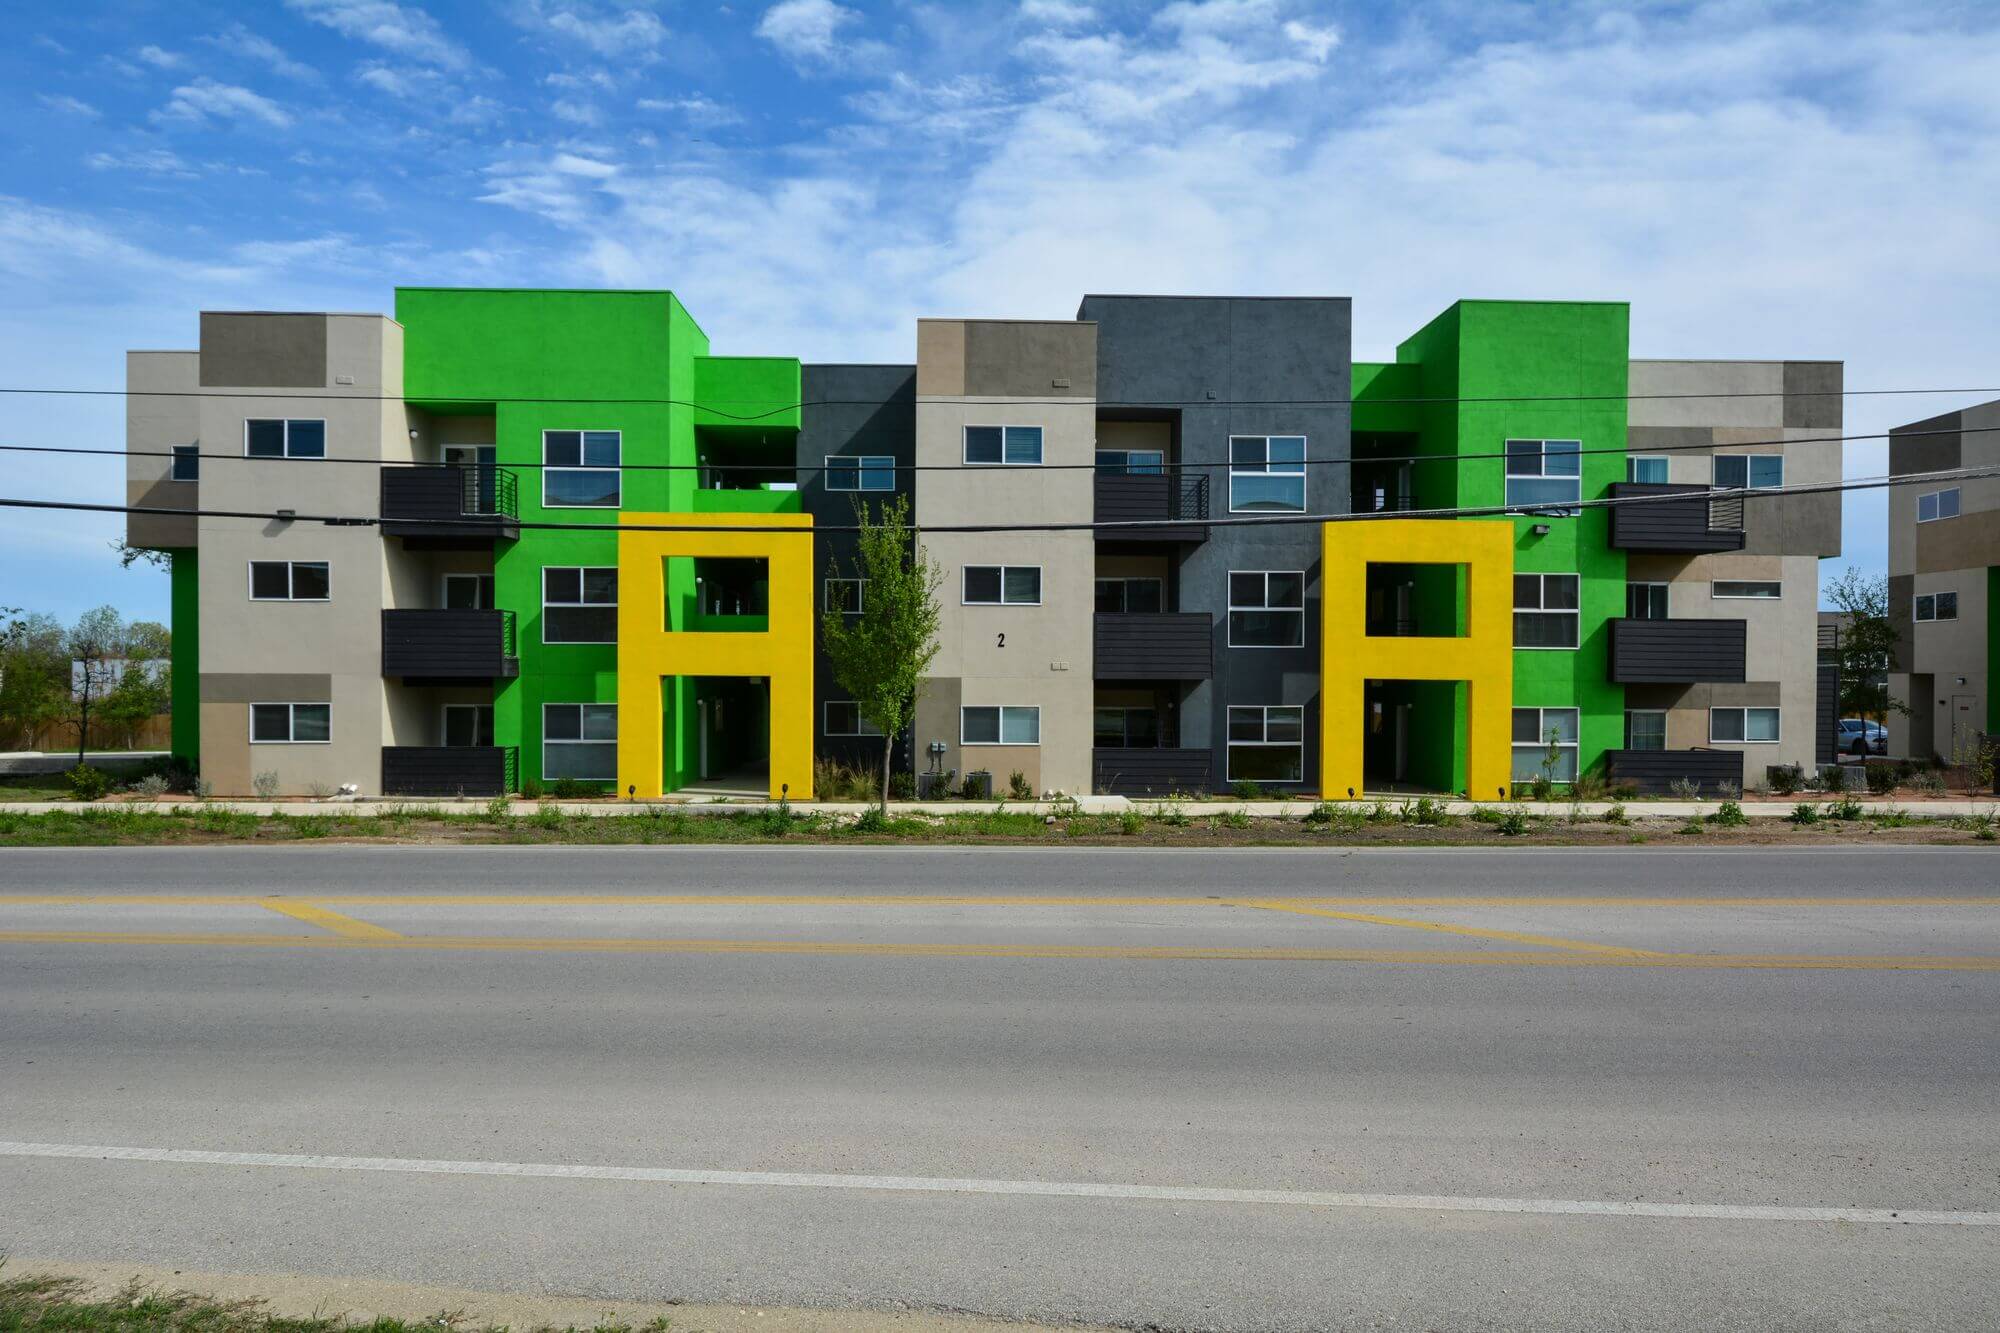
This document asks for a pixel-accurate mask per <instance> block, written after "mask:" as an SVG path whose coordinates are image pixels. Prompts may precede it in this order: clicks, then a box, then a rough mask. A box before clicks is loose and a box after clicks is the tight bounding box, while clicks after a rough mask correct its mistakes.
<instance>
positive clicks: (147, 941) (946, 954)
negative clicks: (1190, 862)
mask: <svg viewBox="0 0 2000 1333" xmlns="http://www.w3.org/2000/svg"><path fill="white" fill-rule="evenodd" d="M0 943H4V944H127V945H174V944H183V945H208V946H211V947H214V946H224V947H244V948H264V949H400V950H417V949H439V950H474V951H480V952H502V953H624V954H811V955H818V956H823V957H851V958H1048V959H1106V960H1125V959H1136V960H1191V961H1201V960H1221V961H1240V962H1305V963H1390V964H1408V965H1433V964H1442V965H1457V966H1472V967H1663V968H1693V969H1700V970H1717V969H1741V968H1776V969H1811V970H1828V971H1851V972H2000V957H1990V958H1989V957H1960V956H1945V955H1940V956H1936V957H1926V956H1923V955H1912V956H1906V957H1903V956H1871V955H1859V954H1856V955H1841V954H1832V955H1811V954H1698V953H1670V954H1645V953H1639V952H1636V951H1634V952H1630V953H1583V952H1577V951H1565V952H1551V953H1502V952H1498V951H1494V952H1490V953H1489V952H1481V951H1478V950H1472V949H1449V950H1439V949H1309V948H1284V947H1278V948H1246V947H1234V946H1201V945H1132V946H1116V945H1081V944H1079V945H1062V944H886V943H885V944H869V943H856V942H846V941H809V940H661V939H629V940H628V939H525V938H510V937H507V936H452V935H424V936H414V937H411V936H401V935H391V936H388V937H386V938H383V937H378V936H359V935H244V934H222V933H185V934H177V933H163V932H157V931H75V930H9V931H0Z"/></svg>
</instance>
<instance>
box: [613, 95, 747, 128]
mask: <svg viewBox="0 0 2000 1333" xmlns="http://www.w3.org/2000/svg"><path fill="white" fill-rule="evenodd" d="M638 107H639V110H641V111H654V112H668V113H670V114H674V115H679V116H684V117H686V119H687V121H688V123H689V124H691V125H702V126H708V127H711V128H717V127H720V126H723V125H740V124H742V123H743V113H742V112H740V111H738V110H737V109H736V108H735V107H733V106H729V105H727V104H726V103H723V102H718V101H716V100H714V99H713V98H710V97H705V96H703V95H702V94H700V93H690V94H688V95H687V96H686V97H642V98H640V99H639V101H638Z"/></svg>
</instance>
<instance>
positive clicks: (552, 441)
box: [542, 430, 623, 509]
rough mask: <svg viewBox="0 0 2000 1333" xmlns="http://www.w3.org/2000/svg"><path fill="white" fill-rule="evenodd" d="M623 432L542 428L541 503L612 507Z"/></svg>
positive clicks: (566, 505)
mask: <svg viewBox="0 0 2000 1333" xmlns="http://www.w3.org/2000/svg"><path fill="white" fill-rule="evenodd" d="M622 450H623V434H622V432H619V431H615V430H545V431H543V432H542V503H543V504H544V505H547V506H549V507H550V508H555V509H616V508H617V507H618V464H619V461H620V454H621V452H622Z"/></svg>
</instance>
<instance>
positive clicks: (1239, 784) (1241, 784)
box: [1229, 778, 1264, 801]
mask: <svg viewBox="0 0 2000 1333" xmlns="http://www.w3.org/2000/svg"><path fill="white" fill-rule="evenodd" d="M1229 794H1230V795H1231V796H1234V797H1235V798H1236V799H1237V800H1239V801H1261V800H1263V799H1264V789H1263V788H1262V787H1260V786H1258V785H1257V784H1256V783H1254V782H1252V781H1250V780H1249V779H1248V778H1239V779H1238V780H1237V781H1235V782H1232V783H1230V784H1229Z"/></svg>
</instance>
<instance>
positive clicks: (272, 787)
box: [250, 768, 278, 801]
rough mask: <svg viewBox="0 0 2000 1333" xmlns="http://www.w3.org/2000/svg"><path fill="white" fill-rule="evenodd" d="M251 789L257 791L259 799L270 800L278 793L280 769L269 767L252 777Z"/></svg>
mask: <svg viewBox="0 0 2000 1333" xmlns="http://www.w3.org/2000/svg"><path fill="white" fill-rule="evenodd" d="M250 790H251V791H254V792H256V793H257V797H258V799H259V800H264V801H268V800H270V799H271V798H272V797H273V796H276V795H277V794H278V771H277V770H276V769H274V768H267V769H265V770H264V771H263V772H262V773H259V774H258V775H257V776H256V777H254V778H251V779H250Z"/></svg>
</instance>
